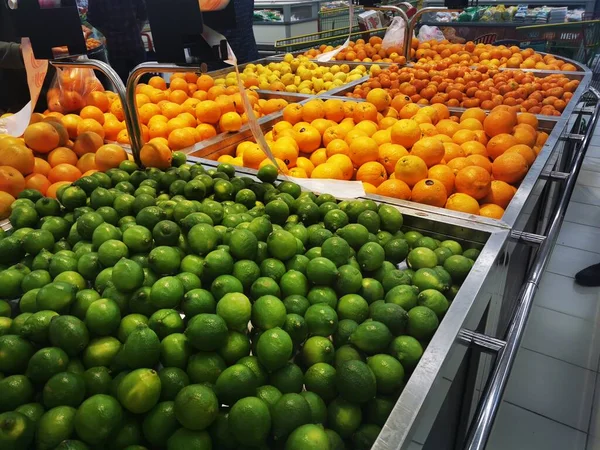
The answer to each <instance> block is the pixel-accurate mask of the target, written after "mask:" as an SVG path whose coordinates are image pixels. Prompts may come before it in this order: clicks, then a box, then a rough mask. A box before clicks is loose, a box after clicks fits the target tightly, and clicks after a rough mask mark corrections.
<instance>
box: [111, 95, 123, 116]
mask: <svg viewBox="0 0 600 450" xmlns="http://www.w3.org/2000/svg"><path fill="white" fill-rule="evenodd" d="M109 111H110V112H111V113H112V114H114V116H115V117H116V118H117V119H118V120H125V111H124V110H123V105H122V104H121V100H118V99H117V100H115V101H114V102H112V104H111V105H110V108H109Z"/></svg>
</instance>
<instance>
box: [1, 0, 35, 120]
mask: <svg viewBox="0 0 600 450" xmlns="http://www.w3.org/2000/svg"><path fill="white" fill-rule="evenodd" d="M10 14H11V11H10V10H9V9H8V5H7V4H6V0H0V41H1V42H0V111H3V112H17V111H19V110H20V109H21V108H23V106H25V105H26V104H27V102H28V101H29V87H28V86H27V74H26V72H25V67H24V65H23V58H22V57H21V52H20V51H19V45H18V42H19V41H20V39H19V38H18V36H17V33H16V31H15V29H14V26H13V24H12V21H11V19H10Z"/></svg>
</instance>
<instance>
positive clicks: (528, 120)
mask: <svg viewBox="0 0 600 450" xmlns="http://www.w3.org/2000/svg"><path fill="white" fill-rule="evenodd" d="M523 123H525V124H527V125H531V126H532V127H533V129H534V130H537V129H538V126H539V121H538V119H537V117H535V114H531V113H528V112H524V113H521V114H519V115H517V124H519V125H520V124H523Z"/></svg>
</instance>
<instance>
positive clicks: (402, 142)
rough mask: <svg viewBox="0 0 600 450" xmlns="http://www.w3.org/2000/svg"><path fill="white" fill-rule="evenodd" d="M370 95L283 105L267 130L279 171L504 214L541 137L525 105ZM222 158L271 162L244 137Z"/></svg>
mask: <svg viewBox="0 0 600 450" xmlns="http://www.w3.org/2000/svg"><path fill="white" fill-rule="evenodd" d="M370 97H371V98H370V99H369V101H367V102H353V101H342V100H337V99H329V100H326V101H323V100H320V99H314V100H310V101H309V102H307V103H306V104H304V105H299V104H295V103H291V104H289V105H288V106H287V107H286V108H285V109H284V110H283V117H282V119H283V120H282V121H280V122H278V123H276V124H275V126H274V127H273V129H272V130H271V131H269V132H268V133H267V134H266V135H265V138H266V139H267V143H268V145H269V147H270V150H271V152H272V153H273V156H274V157H275V159H276V162H277V164H278V166H279V169H280V170H281V171H282V172H283V173H285V174H288V175H290V176H294V177H300V178H330V179H338V180H358V181H362V182H363V185H364V187H365V191H366V192H368V193H373V194H377V195H383V196H388V197H394V198H398V199H403V200H412V201H415V202H418V203H424V204H428V205H432V206H437V207H446V208H448V209H452V210H456V211H462V212H466V213H469V214H480V215H482V216H486V217H492V218H501V217H502V215H503V214H504V210H505V208H506V206H507V205H508V203H509V202H510V200H511V199H512V197H513V195H514V194H515V192H516V188H517V186H518V185H519V183H520V182H521V180H522V179H523V178H524V177H525V175H526V174H527V171H528V169H529V167H530V166H531V165H532V164H533V162H534V161H535V159H536V157H537V155H538V153H539V152H540V150H541V148H542V146H543V145H544V143H545V141H546V139H547V137H548V135H547V133H545V132H543V131H538V120H537V118H536V116H535V115H533V114H531V113H518V111H517V108H516V107H510V106H506V105H500V106H497V107H496V108H494V109H493V110H492V111H491V112H490V113H489V114H487V113H486V112H485V111H484V110H483V109H480V108H470V109H468V110H466V111H465V112H464V113H463V114H462V115H461V116H460V117H458V116H450V113H449V111H448V108H447V107H446V106H445V105H443V104H441V103H436V104H433V105H431V106H425V107H420V106H419V105H417V104H415V103H407V104H405V105H403V106H402V107H401V108H400V110H396V109H395V108H394V107H393V106H392V100H391V98H390V96H389V94H388V93H387V92H386V91H385V90H383V89H381V88H378V89H373V90H372V91H371V92H370ZM219 161H220V162H225V163H230V164H234V165H240V166H245V167H250V168H254V169H259V168H260V167H262V166H264V165H267V164H272V162H271V160H269V159H267V157H266V155H265V154H264V152H263V151H262V149H261V148H260V147H259V146H258V145H257V144H255V143H254V142H251V141H245V142H242V143H240V144H239V145H238V146H237V149H236V152H235V155H223V156H221V157H219Z"/></svg>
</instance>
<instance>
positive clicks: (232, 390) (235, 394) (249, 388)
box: [215, 364, 258, 405]
mask: <svg viewBox="0 0 600 450" xmlns="http://www.w3.org/2000/svg"><path fill="white" fill-rule="evenodd" d="M257 381H258V380H257V378H256V376H255V375H254V372H252V370H251V369H249V368H248V367H246V366H245V365H243V364H234V365H233V366H230V367H228V368H227V369H225V370H224V371H223V372H221V374H220V375H219V378H217V382H216V383H215V392H216V394H217V395H218V397H219V400H220V401H222V402H223V403H225V404H227V405H233V404H234V403H235V402H237V401H238V400H240V399H242V398H244V397H250V396H253V395H255V394H256V388H257V387H258V382H257Z"/></svg>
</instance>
